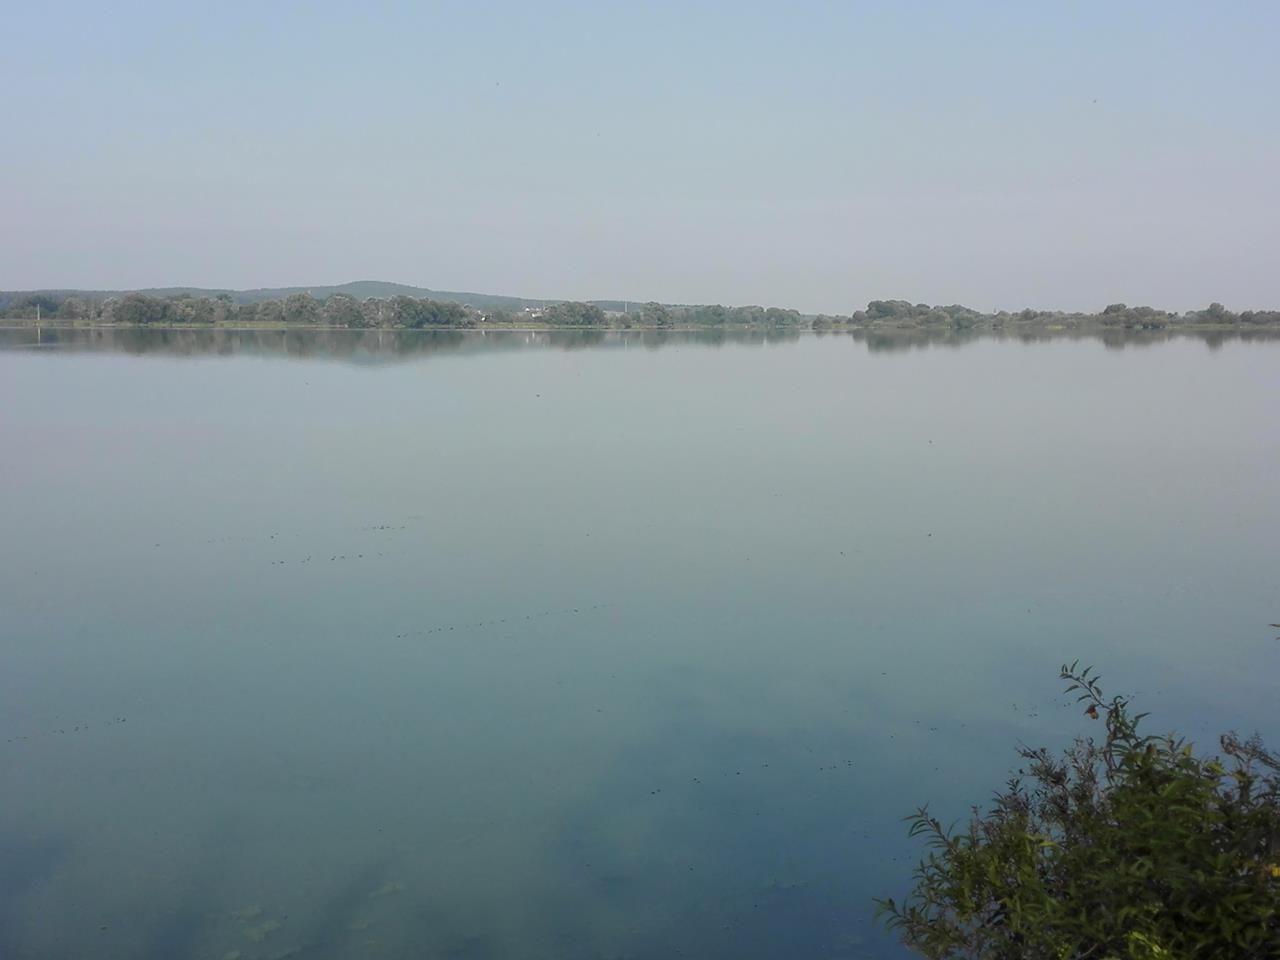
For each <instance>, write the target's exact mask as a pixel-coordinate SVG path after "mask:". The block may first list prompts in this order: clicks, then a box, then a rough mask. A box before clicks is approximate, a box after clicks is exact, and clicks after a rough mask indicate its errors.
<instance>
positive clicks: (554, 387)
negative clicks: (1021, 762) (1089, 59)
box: [0, 331, 1280, 960]
mask: <svg viewBox="0 0 1280 960" xmlns="http://www.w3.org/2000/svg"><path fill="white" fill-rule="evenodd" d="M32 333H33V331H7V332H5V334H4V336H3V337H0V343H3V344H4V345H5V346H7V347H8V348H9V349H6V350H2V351H0V481H2V482H3V490H4V496H3V499H2V500H0V532H2V535H3V550H2V551H0V611H2V612H0V783H3V784H4V792H3V799H2V800H0V955H2V956H5V957H15V958H52V960H58V958H80V957H87V956H93V957H97V958H113V957H120V958H126V957H128V958H134V957H144V958H152V957H154V958H166V960H170V958H184V957H193V958H204V957H208V958H221V957H224V956H226V955H229V954H232V953H234V952H235V951H239V952H240V953H239V955H240V957H242V958H244V960H249V958H282V957H284V956H299V957H317V958H327V957H370V958H376V957H455V958H507V957H520V958H525V957H532V958H544V957H545V958H605V957H610V958H622V957H634V958H650V957H652V958H668V957H676V956H688V957H707V958H718V957H723V958H731V957H732V958H752V957H761V958H763V957H780V956H786V957H797V958H802V957H813V958H824V960H826V958H850V960H852V958H855V957H894V956H899V955H900V954H899V952H898V951H897V950H896V948H894V947H893V946H892V945H891V944H890V943H889V942H888V941H887V940H885V938H884V937H883V936H882V935H881V934H880V933H879V932H878V930H877V928H876V927H875V925H874V923H873V922H872V918H871V905H870V902H869V898H870V897H871V896H873V895H884V894H895V893H900V892H901V891H902V890H903V889H904V887H905V884H906V880H907V877H908V874H909V870H910V866H911V862H912V860H913V856H914V854H915V853H916V850H915V848H914V847H913V846H912V845H911V844H910V843H909V842H908V841H907V840H906V839H905V837H904V835H903V825H902V823H901V822H900V819H899V818H900V817H901V816H903V815H904V814H906V813H908V812H909V811H910V810H911V809H913V808H914V807H915V806H916V805H917V804H919V803H922V802H925V801H931V802H933V804H934V805H935V807H936V809H937V810H938V812H939V813H940V814H942V815H944V816H960V815H962V814H963V813H964V811H965V810H966V809H967V807H968V805H969V804H972V803H982V802H984V801H985V800H986V798H987V797H988V796H989V795H990V793H991V791H992V790H993V789H994V788H996V787H997V786H998V785H1000V784H1001V783H1002V782H1003V780H1004V778H1005V776H1006V775H1007V773H1008V771H1009V769H1010V766H1011V763H1012V760H1013V748H1014V746H1015V745H1016V744H1017V743H1018V742H1019V741H1025V742H1031V743H1048V744H1059V743H1062V742H1064V741H1065V740H1066V739H1068V738H1069V737H1071V736H1073V735H1075V734H1076V733H1079V732H1088V731H1089V729H1090V728H1089V727H1088V721H1087V720H1085V719H1084V718H1082V717H1081V716H1080V715H1079V712H1078V710H1076V709H1075V708H1074V707H1073V706H1067V705H1065V704H1064V703H1063V700H1062V698H1061V695H1060V684H1059V683H1058V682H1057V680H1056V679H1055V675H1056V670H1057V667H1058V665H1059V664H1060V663H1061V662H1062V661H1063V660H1065V659H1074V658H1076V657H1079V658H1081V659H1083V660H1084V661H1086V662H1092V663H1096V664H1098V665H1099V666H1100V667H1102V669H1103V673H1104V679H1105V683H1106V685H1107V686H1108V687H1109V688H1110V689H1114V690H1117V691H1119V690H1126V691H1132V692H1136V693H1138V694H1139V697H1140V702H1141V704H1142V707H1143V708H1144V709H1150V710H1152V711H1153V713H1154V717H1153V722H1154V723H1155V724H1156V725H1157V726H1174V725H1176V726H1178V727H1179V728H1181V729H1183V730H1185V731H1187V732H1189V733H1191V734H1193V735H1194V736H1195V737H1196V738H1197V739H1198V740H1200V741H1201V742H1203V743H1206V744H1207V743H1209V742H1211V739H1212V736H1213V735H1214V734H1216V733H1217V732H1218V731H1220V730H1222V729H1225V728H1227V727H1232V726H1234V727H1237V728H1239V729H1241V730H1243V731H1252V730H1254V729H1257V730H1260V731H1261V732H1262V733H1263V734H1264V735H1269V737H1270V739H1271V741H1272V742H1273V743H1274V742H1277V740H1278V739H1280V736H1277V735H1280V729H1277V726H1278V725H1277V714H1276V686H1275V677H1276V667H1277V654H1278V652H1280V646H1278V645H1277V643H1276V641H1275V639H1274V636H1275V631H1273V630H1268V628H1267V627H1266V624H1267V623H1269V622H1274V621H1275V620H1276V619H1277V614H1278V613H1280V596H1278V595H1277V589H1276V588H1277V584H1276V575H1275V571H1276V551H1277V545H1278V544H1280V499H1278V498H1277V497H1276V495H1275V483H1276V477H1277V476H1280V471H1278V470H1277V467H1280V415H1278V414H1280V375H1278V373H1280V344H1277V343H1275V342H1253V343H1247V342H1236V341H1228V342H1225V343H1214V344H1207V343H1205V342H1202V341H1199V340H1193V339H1177V338H1170V339H1160V340H1159V341H1157V342H1150V343H1145V344H1143V343H1135V344H1130V345H1127V346H1126V345H1124V344H1122V343H1121V344H1117V343H1112V344H1110V345H1107V344H1104V343H1102V342H1100V341H1097V340H1092V339H1083V340H1062V341H1051V342H1043V343H1023V342H1017V341H993V340H979V341H974V342H959V343H953V344H934V345H928V344H923V345H921V344H915V345H912V344H911V343H909V342H905V343H904V342H883V341H881V342H876V341H874V340H873V341H871V342H868V341H866V340H858V339H854V338H851V337H847V336H828V337H813V336H808V335H805V336H800V335H794V334H778V333H774V334H764V333H753V334H744V335H741V336H736V337H735V336H727V335H721V336H713V337H679V336H671V335H654V334H640V333H634V334H587V335H558V334H557V335H551V334H532V333H518V334H517V333H512V334H504V335H500V336H493V335H488V336H481V335H478V334H466V335H464V334H444V335H432V334H415V335H408V336H406V335H392V334H386V333H379V332H378V331H370V332H367V333H360V334H327V335H324V336H318V335H309V336H308V335H302V334H282V333H279V332H261V331H259V332H253V333H245V334H236V335H231V334H227V333H223V332H217V333H213V332H210V333H209V334H207V335H201V336H185V337H184V336H182V335H180V332H178V333H175V332H173V331H170V332H126V331H96V332H87V333H68V332H67V331H62V332H61V333H60V334H59V333H58V332H54V333H53V334H50V331H44V332H43V333H42V334H41V335H40V337H39V340H38V342H32V337H31V334H32ZM888 347H898V348H901V349H887V348H888ZM1117 347H1119V348H1117Z"/></svg>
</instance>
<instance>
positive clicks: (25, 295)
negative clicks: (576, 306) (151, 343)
mask: <svg viewBox="0 0 1280 960" xmlns="http://www.w3.org/2000/svg"><path fill="white" fill-rule="evenodd" d="M126 293H145V294H147V295H148V296H152V297H162V298H165V299H173V298H200V299H208V300H213V299H216V298H217V297H219V296H226V297H230V298H231V302H232V303H236V304H247V303H264V302H265V301H268V300H284V299H285V298H287V297H289V296H291V295H293V294H296V293H309V294H311V296H313V297H315V298H316V299H317V300H325V299H327V298H328V297H330V296H332V295H333V294H335V293H341V294H345V295H346V296H348V297H352V298H354V299H356V300H367V299H369V298H370V297H374V298H377V299H380V300H389V299H390V298H392V297H414V298H415V299H419V300H437V301H443V302H446V303H461V304H464V305H466V306H471V307H475V308H476V309H478V310H507V311H520V310H523V309H525V308H526V307H533V308H538V307H542V306H544V305H545V304H547V303H553V302H555V300H554V299H552V300H534V299H531V298H528V297H505V296H501V295H499V294H493V293H459V292H457V291H452V290H430V289H428V288H426V287H415V286H411V285H409V284H407V283H389V282H387V281H385V280H355V281H353V282H351V283H339V284H332V285H329V286H314V287H259V288H257V289H254V290H226V289H220V288H216V287H150V288H147V289H143V290H71V289H67V290H0V311H2V310H5V309H6V308H7V307H8V306H9V305H10V304H13V303H18V302H20V301H24V300H31V299H33V298H35V297H41V296H44V297H48V298H49V299H50V300H53V301H62V300H65V299H67V298H68V297H76V298H79V299H81V300H106V299H107V298H109V297H121V296H124V295H125V294H126ZM590 302H591V303H593V304H594V305H595V306H598V307H599V308H600V309H601V310H609V311H623V310H625V309H626V307H627V305H626V303H625V301H622V300H592V301H590Z"/></svg>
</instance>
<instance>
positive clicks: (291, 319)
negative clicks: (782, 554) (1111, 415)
mask: <svg viewBox="0 0 1280 960" xmlns="http://www.w3.org/2000/svg"><path fill="white" fill-rule="evenodd" d="M0 317H3V318H7V319H23V320H30V319H35V318H37V317H38V318H41V319H47V320H58V321H71V322H86V323H94V324H122V325H127V326H187V325H213V326H219V325H221V326H243V325H248V326H317V327H318V326H324V327H338V328H350V329H373V328H378V329H397V330H420V329H436V328H449V329H467V328H473V327H480V326H495V327H505V326H518V325H522V324H534V325H541V326H549V327H572V328H598V329H607V328H617V329H629V328H633V327H644V328H658V329H662V328H678V327H698V328H704V327H705V328H719V327H728V326H754V327H792V328H803V327H812V328H813V329H815V330H832V329H865V330H882V329H887V330H894V329H903V330H911V329H920V330H932V331H937V330H947V331H952V332H955V333H968V332H979V331H988V330H990V331H1000V330H1006V329H1008V330H1016V329H1019V328H1024V329H1026V328H1051V329H1052V328H1060V329H1080V328H1086V329H1087V328H1095V327H1102V328H1107V329H1117V330H1134V331H1160V330H1167V329H1174V328H1177V327H1208V328H1222V327H1232V326H1252V327H1261V326H1280V311H1277V310H1245V311H1242V312H1239V313H1236V312H1234V311H1231V310H1228V309H1227V308H1226V307H1224V306H1223V305H1222V304H1221V303H1211V304H1210V305H1209V306H1208V307H1206V308H1204V309H1203V310H1189V311H1187V312H1185V313H1171V312H1169V311H1166V310H1159V309H1156V308H1155V307H1148V306H1134V307H1131V306H1129V305H1127V304H1124V303H1113V304H1110V305H1108V306H1107V307H1105V308H1103V309H1102V310H1101V311H1100V312H1098V313H1068V312H1063V311H1048V310H1034V309H1030V308H1028V309H1026V310H1021V311H1017V312H1009V311H998V312H991V313H984V312H982V311H979V310H974V309H972V308H970V307H966V306H962V305H960V304H951V305H949V306H934V305H930V304H927V303H911V302H910V301H907V300H872V301H871V302H870V303H868V304H867V306H866V307H865V308H864V309H859V310H854V311H853V312H852V313H850V314H848V315H825V314H823V315H819V316H816V317H812V316H805V315H803V314H801V313H800V312H799V311H797V310H788V309H783V308H781V307H759V306H745V307H726V306H722V305H720V304H702V305H691V306H679V305H669V304H662V303H656V302H649V303H645V304H642V305H639V306H637V307H635V308H633V309H630V310H627V311H625V312H624V311H605V310H603V309H602V308H601V307H599V306H597V305H596V304H591V303H582V302H579V301H563V302H558V303H552V304H549V305H548V306H545V307H543V308H541V309H538V310H526V311H523V312H519V313H510V312H504V311H501V310H481V309H478V308H476V307H473V306H469V305H466V304H462V303H455V302H452V301H441V300H429V299H420V298H416V297H409V296H396V297H388V298H379V297H369V298H367V299H364V300H358V299H356V298H354V297H351V296H348V295H346V294H342V293H335V294H332V295H330V296H327V297H324V298H318V297H314V296H312V295H311V294H309V293H295V294H291V295H290V296H288V297H284V298H283V299H278V300H264V301H262V302H259V303H248V304H237V303H235V302H234V301H233V300H232V298H231V297H230V296H229V295H228V294H219V295H218V296H215V297H197V296H189V295H180V296H170V297H161V296H153V295H150V294H144V293H129V294H125V295H123V296H119V297H107V298H102V299H97V298H88V297H81V296H76V295H58V294H52V293H36V294H28V295H23V296H16V297H12V298H11V299H9V300H8V301H7V302H3V301H0Z"/></svg>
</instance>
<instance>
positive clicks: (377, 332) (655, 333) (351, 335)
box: [0, 326, 1280, 363]
mask: <svg viewBox="0 0 1280 960" xmlns="http://www.w3.org/2000/svg"><path fill="white" fill-rule="evenodd" d="M808 335H809V334H807V333H805V332H803V331H800V330H796V329H795V328H793V327H767V326H760V327H739V328H725V327H718V328H715V329H710V330H693V331H688V330H652V329H646V330H484V331H473V330H386V329H368V330H341V329H329V330H309V329H305V328H288V329H275V330H264V329H238V330H237V329H232V328H225V327H221V328H220V327H212V328H210V327H195V328H192V327H183V328H177V327H169V328H155V327H152V328H143V327H58V326H43V327H31V326H22V327H8V328H0V349H11V350H12V349H51V350H54V351H55V352H57V351H60V350H62V351H84V352H101V353H128V354H135V355H141V354H148V353H155V354H164V355H168V356H234V355H237V354H249V355H267V356H288V357H299V358H317V359H337V360H348V361H352V362H357V363H359V362H366V363H379V362H387V361H393V360H400V359H410V358H415V357H425V356H428V355H430V354H433V353H486V352H492V351H500V350H519V349H529V348H543V349H555V350H579V349H586V348H596V349H621V350H626V349H649V350H654V349H658V348H661V347H664V346H667V345H670V344H687V345H695V346H706V347H719V346H724V345H726V344H734V345H741V346H770V345H774V344H781V343H795V342H797V341H799V340H800V339H801V338H802V337H805V336H808ZM817 336H818V337H819V338H820V339H823V340H825V341H839V340H841V339H844V338H848V339H851V340H853V341H855V342H859V343H864V344H866V347H867V349H868V350H869V351H870V352H872V353H894V352H899V351H904V350H914V349H920V348H928V347H962V346H965V345H967V344H970V343H974V342H975V341H977V340H982V339H989V340H1000V341H1012V342H1017V343H1026V344H1034V343H1047V342H1049V341H1053V340H1097V341H1100V342H1101V343H1102V344H1103V345H1104V346H1105V347H1107V348H1108V349H1127V348H1129V347H1140V346H1148V345H1151V344H1156V343H1164V342H1166V341H1169V340H1175V339H1180V338H1185V339H1194V340H1200V341H1202V342H1203V343H1205V344H1206V345H1207V346H1208V347H1210V348H1211V349H1217V348H1218V347H1220V346H1222V345H1223V344H1224V343H1227V342H1228V341H1233V340H1239V341H1242V342H1261V341H1273V340H1277V339H1280V331H1274V330H1256V331H1251V330H1233V331H1174V330H1163V331H1130V330H1116V329H1095V330H1076V331H1060V330H1047V329H1022V330H1014V331H1008V332H995V333H991V332H986V333H984V332H973V331H956V330H951V329H906V328H898V329H894V328H887V329H881V330H868V329H861V330H849V331H826V332H822V333H819V334H818V335H817Z"/></svg>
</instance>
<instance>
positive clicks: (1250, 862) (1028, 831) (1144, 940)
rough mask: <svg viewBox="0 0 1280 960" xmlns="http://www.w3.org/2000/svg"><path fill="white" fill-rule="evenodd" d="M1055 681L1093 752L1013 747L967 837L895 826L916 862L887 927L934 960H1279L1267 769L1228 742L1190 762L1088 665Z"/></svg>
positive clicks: (929, 825)
mask: <svg viewBox="0 0 1280 960" xmlns="http://www.w3.org/2000/svg"><path fill="white" fill-rule="evenodd" d="M1062 678H1063V679H1064V680H1067V681H1069V682H1070V686H1068V688H1067V690H1068V692H1071V691H1078V692H1079V701H1080V702H1081V703H1084V704H1087V707H1086V710H1085V713H1086V715H1088V716H1090V717H1094V718H1100V719H1103V720H1104V721H1105V724H1106V735H1105V737H1104V738H1103V739H1102V742H1101V743H1098V742H1095V741H1094V740H1093V739H1092V738H1087V739H1078V740H1076V741H1075V743H1074V744H1072V746H1071V747H1069V748H1068V749H1067V750H1066V751H1064V752H1063V754H1062V755H1061V756H1058V755H1054V754H1051V753H1050V752H1049V751H1048V750H1045V749H1038V750H1032V749H1029V748H1022V749H1020V750H1019V753H1020V755H1021V757H1022V759H1023V761H1024V763H1025V767H1024V769H1022V770H1020V771H1019V775H1020V776H1019V778H1017V779H1014V780H1011V781H1010V782H1009V784H1008V785H1007V787H1006V789H1005V791H1004V792H1002V793H999V794H997V795H996V796H995V798H994V801H993V806H992V809H991V810H990V811H989V812H987V813H985V814H983V813H980V812H979V811H977V810H975V811H974V815H973V818H972V820H971V821H970V823H969V825H968V827H967V828H966V829H962V830H957V829H948V828H945V827H944V826H943V825H942V824H940V823H939V822H938V820H936V819H935V818H933V817H931V816H930V815H929V812H928V810H927V808H921V809H920V810H918V811H917V812H916V813H915V814H914V815H913V816H911V817H910V818H908V819H909V820H910V821H911V835H912V836H922V837H924V838H925V839H926V841H927V843H928V845H929V848H930V849H929V852H928V854H927V855H926V856H925V859H924V860H923V861H922V862H921V863H920V865H919V867H917V869H916V872H915V885H914V890H913V891H912V893H911V895H910V896H909V898H908V899H907V900H906V901H905V902H904V903H902V904H899V903H897V902H895V901H894V900H892V899H888V900H881V901H877V902H878V903H879V906H880V909H881V913H882V915H883V916H884V918H885V919H886V921H887V923H888V925H889V926H890V928H892V929H893V930H895V931H896V932H897V933H898V934H899V936H900V937H901V939H902V941H903V943H905V944H906V945H907V946H909V947H911V948H913V949H914V950H916V951H917V952H919V953H921V954H923V955H924V956H925V957H929V958H933V960H942V958H962V957H963V958H970V960H1042V958H1043V960H1084V958H1090V960H1094V958H1096V960H1107V958H1117V960H1118V958H1125V960H1137V958H1143V960H1154V958H1169V960H1184V958H1201V957H1204V958H1209V957H1212V958H1236V957H1240V958H1244V957H1251V958H1252V957H1280V912H1278V907H1280V761H1278V760H1277V758H1276V756H1274V755H1273V754H1271V753H1269V752H1268V751H1267V750H1266V749H1265V748H1264V747H1263V745H1262V743H1261V741H1260V740H1259V739H1258V738H1257V737H1254V738H1251V739H1248V740H1243V739H1240V738H1239V737H1237V736H1235V735H1234V734H1227V735H1224V736H1223V737H1222V738H1221V741H1220V742H1221V756H1216V757H1202V756H1197V755H1196V753H1195V751H1194V750H1193V748H1192V745H1191V744H1189V743H1187V742H1186V741H1185V740H1183V739H1180V738H1178V737H1175V736H1173V735H1166V736H1148V735H1144V734H1142V733H1140V732H1139V730H1138V727H1139V724H1140V722H1141V720H1142V718H1143V717H1144V716H1146V715H1145V714H1136V715H1134V714H1131V713H1130V710H1129V701H1128V699H1127V698H1125V697H1115V698H1113V699H1111V700H1105V699H1104V698H1103V695H1102V691H1101V689H1100V688H1099V687H1098V683H1097V680H1098V678H1097V676H1096V675H1095V674H1093V673H1092V671H1091V670H1090V669H1089V668H1085V669H1084V670H1077V665H1076V664H1071V665H1069V666H1064V667H1063V668H1062Z"/></svg>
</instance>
